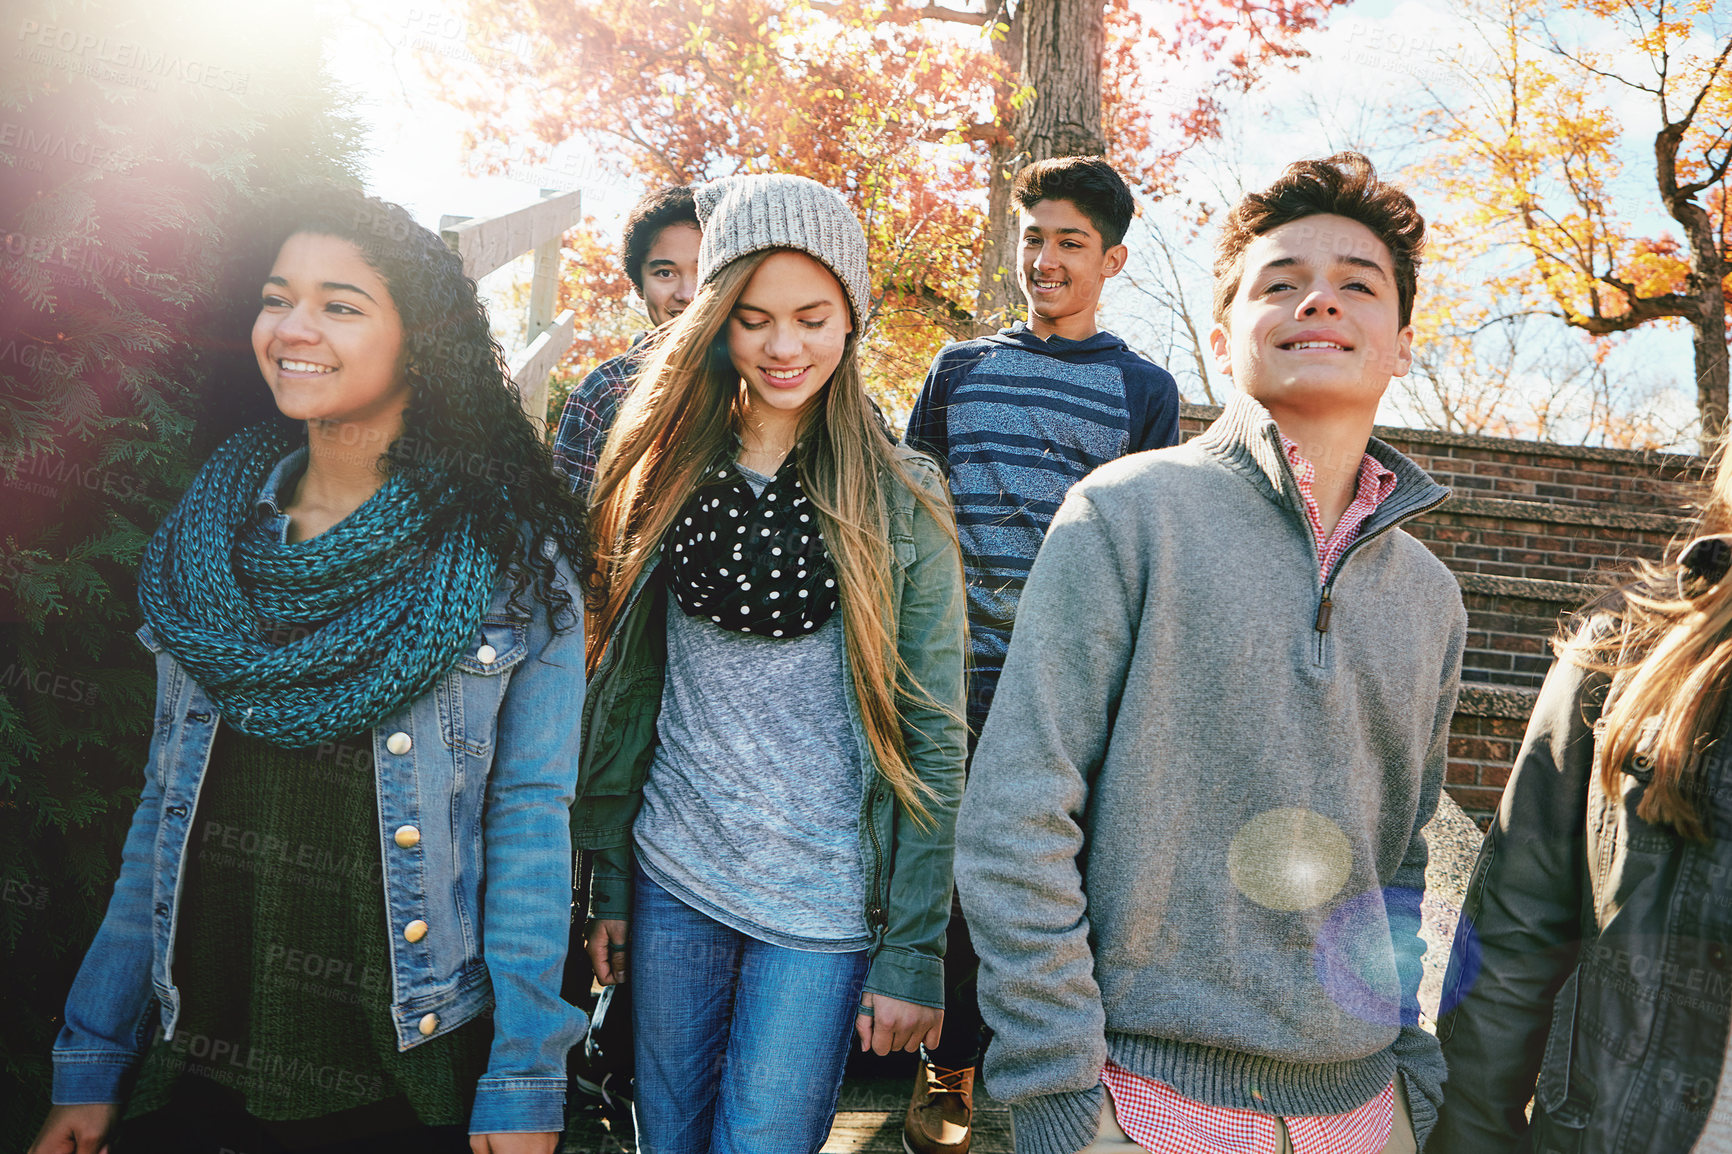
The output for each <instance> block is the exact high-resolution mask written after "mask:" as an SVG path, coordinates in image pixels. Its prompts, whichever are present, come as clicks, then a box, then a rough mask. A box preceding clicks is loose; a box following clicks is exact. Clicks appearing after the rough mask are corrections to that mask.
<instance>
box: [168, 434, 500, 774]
mask: <svg viewBox="0 0 1732 1154" xmlns="http://www.w3.org/2000/svg"><path fill="white" fill-rule="evenodd" d="M294 447H295V441H294V440H293V439H292V438H291V437H290V436H289V435H288V434H286V433H284V432H283V431H281V430H280V429H277V428H274V427H273V426H271V425H269V424H261V425H255V426H253V427H251V428H248V429H244V430H242V431H241V432H239V433H237V434H235V435H234V436H233V437H231V438H230V439H229V440H228V441H227V442H225V443H224V444H223V446H222V448H220V449H218V450H217V452H216V454H215V455H214V456H213V457H211V459H210V460H209V461H208V462H207V463H206V464H205V466H204V468H202V469H200V470H199V473H198V476H197V477H196V478H195V479H194V480H193V483H192V487H191V488H190V489H188V490H187V492H186V495H185V496H184V497H182V498H181V500H180V504H179V505H178V506H176V508H175V510H174V512H173V513H171V514H170V515H169V517H168V519H167V520H166V521H164V522H163V523H162V527H161V528H160V529H158V530H157V531H156V535H155V536H154V537H152V538H151V541H150V545H149V547H148V548H147V549H146V550H145V553H144V561H143V564H142V566H141V568H140V570H139V580H138V593H139V602H140V604H141V605H142V606H143V608H144V617H145V620H146V621H147V622H148V623H149V625H150V628H151V631H152V632H153V633H155V634H156V637H157V640H158V641H159V643H160V644H161V645H162V647H163V648H164V649H166V650H168V651H169V652H170V653H172V654H173V655H174V656H175V658H176V659H177V660H178V661H179V662H180V663H181V665H183V666H185V667H186V670H187V672H188V673H189V674H190V675H191V676H192V679H193V680H194V681H196V682H197V683H198V684H199V685H200V686H202V687H203V688H204V690H205V692H206V693H208V694H209V695H210V697H211V700H212V701H213V702H214V703H215V704H216V707H217V709H218V710H219V711H220V712H221V713H222V716H223V720H225V721H227V722H228V723H229V724H230V725H232V726H234V727H235V728H236V729H238V730H240V731H241V732H242V733H246V734H249V735H251V736H253V737H258V738H263V739H264V740H266V741H270V742H274V743H276V744H278V745H282V746H286V747H289V748H304V747H306V746H311V745H317V744H319V743H320V742H326V741H333V740H336V739H337V738H342V737H348V736H351V735H353V734H356V733H360V732H361V731H363V730H366V729H370V728H372V727H373V726H374V725H377V724H378V723H379V722H380V721H382V720H383V719H384V718H385V717H387V716H389V715H390V714H391V713H393V712H395V711H396V710H397V709H399V708H401V707H402V706H403V705H405V704H406V703H408V702H411V701H415V700H418V699H419V698H420V697H422V696H423V695H424V694H426V693H427V692H428V691H429V690H431V689H432V688H433V686H434V684H435V683H436V682H437V681H438V680H439V678H440V677H441V676H442V675H444V673H445V672H446V671H447V670H449V669H450V668H451V666H452V665H453V664H454V663H455V662H456V660H457V658H458V656H459V654H460V653H461V652H462V651H463V650H464V649H465V648H467V646H468V645H469V644H470V642H471V639H472V638H473V637H474V635H475V631H476V629H477V627H478V626H479V625H480V624H481V617H482V614H483V613H485V612H486V610H487V606H488V604H489V603H490V602H491V600H492V597H493V590H494V585H495V582H496V581H497V579H498V574H499V558H498V557H496V556H494V555H493V554H492V553H491V552H489V551H488V550H487V549H486V548H484V547H483V545H482V544H481V542H480V539H479V536H478V534H477V531H476V526H475V524H474V521H473V518H469V519H464V520H460V521H458V522H457V523H456V526H455V527H454V528H452V529H450V530H448V531H446V532H444V533H442V534H439V535H437V536H435V535H434V533H433V531H432V530H431V529H430V528H429V521H430V516H429V514H430V512H431V508H432V499H431V498H428V497H426V496H424V495H422V494H421V493H418V492H417V491H415V490H413V489H411V488H410V487H409V486H408V485H406V484H404V483H403V482H402V481H401V480H400V479H399V478H397V477H391V478H389V479H387V480H386V482H385V484H384V485H383V486H382V487H381V488H380V489H379V491H378V492H377V493H375V494H373V496H372V497H370V498H368V499H367V501H366V503H365V504H363V505H362V506H361V507H360V508H359V509H356V510H355V511H354V512H353V513H351V514H349V515H348V516H347V517H345V518H343V520H341V521H339V522H338V523H337V524H336V525H333V526H332V527H331V528H329V529H327V530H325V531H324V532H323V533H320V534H319V535H318V536H316V537H314V538H312V539H310V540H307V541H299V542H295V543H293V544H285V543H283V542H282V541H279V540H278V539H277V535H276V534H275V533H273V532H271V531H269V530H268V529H267V528H266V527H265V526H264V525H263V523H262V521H261V518H259V517H257V516H255V515H254V506H255V504H256V502H257V499H258V492H259V487H260V486H261V485H263V484H264V481H265V478H267V477H268V476H269V475H270V473H271V470H272V469H274V468H276V466H277V463H278V462H279V461H281V460H282V459H283V458H284V457H285V456H287V455H288V454H289V453H290V452H291V451H292V450H293V449H294ZM284 632H286V633H287V636H288V640H287V642H286V643H282V644H279V643H277V641H278V639H279V637H280V636H281V635H282V634H283V633H284ZM273 635H274V636H273Z"/></svg>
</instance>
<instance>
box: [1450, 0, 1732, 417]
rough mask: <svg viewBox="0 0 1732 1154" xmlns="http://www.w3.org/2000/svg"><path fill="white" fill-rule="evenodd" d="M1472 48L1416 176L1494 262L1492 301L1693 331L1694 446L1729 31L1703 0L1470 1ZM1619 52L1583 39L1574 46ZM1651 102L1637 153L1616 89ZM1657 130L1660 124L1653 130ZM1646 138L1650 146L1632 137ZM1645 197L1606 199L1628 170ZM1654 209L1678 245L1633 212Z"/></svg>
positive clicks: (1586, 322) (1589, 326)
mask: <svg viewBox="0 0 1732 1154" xmlns="http://www.w3.org/2000/svg"><path fill="white" fill-rule="evenodd" d="M1473 3H1474V4H1475V6H1473V7H1470V8H1469V10H1468V15H1469V16H1470V18H1471V19H1473V20H1474V24H1475V27H1476V29H1477V30H1478V35H1479V36H1480V38H1481V44H1480V45H1479V47H1478V49H1477V50H1475V51H1473V52H1472V53H1471V56H1472V57H1473V59H1474V61H1475V63H1474V66H1473V67H1471V68H1468V69H1464V70H1463V71H1464V77H1463V79H1464V83H1465V89H1464V93H1465V95H1464V96H1463V97H1462V98H1455V97H1452V96H1450V95H1448V94H1445V95H1444V96H1443V97H1442V98H1441V99H1440V104H1441V111H1440V113H1439V115H1438V116H1437V118H1436V122H1435V131H1436V133H1437V135H1438V138H1439V140H1440V142H1441V143H1442V144H1443V145H1444V147H1443V148H1442V149H1440V150H1439V151H1438V152H1437V153H1436V154H1435V156H1434V158H1433V159H1432V161H1431V162H1430V164H1429V169H1430V173H1431V175H1432V177H1433V178H1434V179H1435V181H1436V187H1439V188H1440V189H1442V190H1443V191H1445V192H1446V193H1447V194H1448V195H1449V196H1451V197H1452V198H1454V199H1455V200H1458V201H1460V202H1462V203H1465V204H1467V205H1469V206H1470V208H1469V211H1468V213H1467V214H1466V217H1465V220H1464V223H1465V224H1466V225H1468V226H1470V228H1471V229H1472V230H1477V231H1478V233H1479V247H1480V250H1481V251H1482V252H1485V253H1487V254H1488V255H1489V256H1490V257H1491V258H1492V259H1493V260H1494V262H1495V261H1496V260H1497V259H1498V258H1499V257H1500V255H1501V257H1502V271H1501V274H1499V275H1494V276H1492V277H1491V278H1490V279H1489V283H1487V287H1488V289H1489V290H1490V295H1491V296H1502V297H1505V298H1508V299H1509V300H1510V301H1511V302H1512V308H1511V312H1512V313H1520V312H1525V311H1530V310H1531V311H1536V312H1544V313H1549V314H1551V315H1553V316H1556V317H1559V318H1561V319H1562V320H1563V321H1564V322H1565V323H1567V324H1569V325H1571V326H1573V327H1574V328H1576V329H1579V330H1581V331H1582V332H1584V333H1587V334H1590V335H1591V336H1593V337H1595V338H1606V337H1609V336H1612V335H1614V334H1618V333H1626V332H1630V331H1632V330H1635V329H1638V328H1641V327H1643V326H1646V325H1651V324H1655V323H1662V324H1665V323H1671V324H1676V323H1680V322H1681V323H1683V324H1686V325H1688V326H1689V328H1690V330H1691V334H1692V340H1693V344H1694V353H1695V375H1696V389H1695V393H1696V406H1697V410H1698V413H1699V416H1700V421H1701V434H1702V439H1703V442H1704V444H1706V443H1708V442H1710V441H1711V440H1712V439H1713V438H1714V437H1715V436H1717V435H1718V434H1719V433H1720V431H1721V430H1722V429H1723V428H1724V426H1725V422H1726V412H1727V376H1728V367H1727V336H1728V331H1729V330H1728V313H1727V300H1728V295H1727V284H1728V280H1727V277H1728V269H1729V265H1728V247H1727V235H1726V208H1727V172H1728V165H1729V164H1732V69H1729V67H1728V54H1729V53H1732V23H1729V22H1728V20H1727V18H1726V15H1725V13H1724V12H1723V11H1721V12H1718V13H1716V11H1715V9H1714V7H1713V5H1712V4H1711V3H1708V2H1707V0H1693V2H1690V3H1685V4H1679V3H1676V2H1675V0H1645V2H1641V3H1637V2H1631V3H1618V4H1614V3H1611V2H1610V0H1561V2H1554V3H1553V4H1549V5H1547V6H1545V7H1543V8H1541V7H1538V6H1535V5H1532V4H1529V3H1524V2H1523V0H1473ZM1613 40H1615V41H1616V42H1617V47H1616V49H1615V50H1613V49H1610V48H1593V49H1590V48H1586V47H1581V46H1580V45H1583V44H1602V45H1603V44H1608V43H1610V42H1611V41H1613ZM1627 93H1635V94H1637V95H1638V96H1639V98H1640V99H1641V101H1642V103H1643V104H1644V105H1645V106H1646V107H1647V108H1648V109H1650V110H1651V113H1652V119H1651V120H1650V121H1649V127H1650V128H1651V130H1652V132H1653V135H1652V137H1651V141H1652V143H1651V146H1650V147H1648V148H1646V149H1641V150H1636V149H1629V148H1626V147H1624V142H1625V141H1627V140H1629V139H1630V136H1629V131H1630V130H1632V129H1634V128H1636V126H1635V125H1626V124H1623V123H1620V120H1619V118H1618V117H1617V116H1615V115H1614V113H1613V111H1612V96H1613V95H1614V94H1627ZM1656 126H1657V127H1656ZM1642 139H1644V140H1647V139H1649V138H1648V137H1646V136H1645V135H1644V136H1643V137H1642ZM1627 166H1628V167H1629V168H1631V169H1632V170H1634V171H1635V172H1638V173H1640V174H1642V179H1643V181H1645V182H1650V183H1649V187H1651V188H1653V189H1654V191H1655V192H1656V193H1657V194H1658V202H1657V205H1655V204H1653V202H1649V203H1648V204H1632V203H1630V202H1628V200H1626V202H1625V203H1622V204H1620V203H1618V200H1619V197H1618V194H1619V193H1620V192H1621V191H1622V190H1623V189H1624V188H1625V187H1626V182H1625V181H1624V180H1623V179H1622V178H1623V175H1624V172H1625V169H1626V167H1627ZM1655 207H1658V208H1659V209H1661V210H1663V211H1664V212H1665V213H1666V214H1667V215H1668V216H1669V217H1670V218H1671V219H1672V220H1673V221H1674V222H1676V224H1677V225H1678V226H1679V228H1680V229H1681V230H1682V234H1683V236H1682V240H1679V239H1677V238H1676V237H1674V236H1672V235H1670V234H1667V233H1652V232H1647V231H1645V230H1644V229H1642V228H1641V227H1640V226H1639V225H1638V224H1637V223H1636V221H1637V220H1638V219H1639V214H1640V213H1642V212H1644V211H1646V212H1649V213H1651V212H1652V211H1653V209H1654V208H1655Z"/></svg>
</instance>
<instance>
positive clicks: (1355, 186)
mask: <svg viewBox="0 0 1732 1154" xmlns="http://www.w3.org/2000/svg"><path fill="white" fill-rule="evenodd" d="M1307 216H1344V217H1346V218H1347V219H1348V220H1353V221H1358V222H1359V223H1360V224H1362V225H1364V226H1365V227H1366V228H1368V229H1370V230H1371V231H1372V232H1373V233H1375V234H1377V239H1378V240H1381V241H1382V242H1383V244H1384V246H1385V247H1386V248H1388V249H1389V259H1390V261H1391V262H1392V263H1393V264H1394V266H1395V267H1394V269H1393V271H1394V273H1395V296H1396V302H1397V304H1398V305H1399V307H1400V312H1401V324H1402V327H1403V328H1405V327H1406V326H1407V324H1408V323H1409V322H1410V321H1412V320H1413V297H1414V293H1415V292H1416V291H1417V289H1418V286H1419V258H1420V255H1421V254H1422V253H1423V252H1424V251H1425V218H1424V217H1422V216H1420V215H1419V207H1418V206H1417V205H1415V204H1414V203H1413V198H1412V197H1410V196H1408V195H1407V194H1406V193H1405V192H1403V191H1401V189H1399V188H1397V187H1396V186H1395V185H1393V184H1388V183H1385V182H1384V181H1381V180H1379V179H1377V169H1376V168H1374V167H1372V164H1371V161H1369V160H1367V159H1366V158H1365V157H1364V156H1363V155H1362V154H1360V153H1357V152H1338V153H1336V154H1335V155H1334V156H1327V157H1324V158H1323V159H1322V160H1296V161H1294V162H1293V163H1292V164H1289V165H1288V166H1287V169H1286V171H1285V172H1283V173H1282V174H1281V175H1280V176H1278V177H1276V179H1275V183H1274V184H1271V185H1270V186H1269V187H1268V188H1265V189H1264V190H1263V191H1262V192H1251V193H1246V194H1245V197H1244V199H1243V200H1241V201H1239V203H1238V204H1236V205H1234V206H1233V211H1232V212H1230V213H1228V214H1227V220H1226V223H1225V224H1224V225H1223V226H1222V228H1221V239H1220V241H1219V243H1217V244H1216V246H1215V300H1214V313H1215V320H1216V321H1218V322H1220V323H1221V324H1226V323H1227V314H1228V313H1229V312H1230V311H1231V310H1232V307H1233V298H1234V297H1236V296H1238V295H1239V281H1240V280H1241V279H1243V277H1244V275H1245V250H1246V249H1247V248H1249V247H1250V245H1251V242H1252V241H1254V240H1256V239H1257V238H1258V237H1260V236H1262V235H1263V234H1264V233H1266V232H1270V231H1271V230H1273V229H1277V228H1280V227H1281V226H1282V225H1284V224H1291V223H1292V222H1293V221H1296V220H1301V219H1303V218H1304V217H1307Z"/></svg>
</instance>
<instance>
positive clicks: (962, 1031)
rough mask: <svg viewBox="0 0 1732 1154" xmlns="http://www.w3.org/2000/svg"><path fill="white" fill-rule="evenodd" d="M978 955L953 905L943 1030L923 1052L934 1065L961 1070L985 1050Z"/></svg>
mask: <svg viewBox="0 0 1732 1154" xmlns="http://www.w3.org/2000/svg"><path fill="white" fill-rule="evenodd" d="M979 972H980V959H979V958H978V957H976V956H975V954H974V943H973V942H971V941H970V940H969V937H968V924H967V923H966V922H964V921H963V920H962V911H961V910H959V909H956V908H954V907H953V908H952V909H951V911H950V927H949V929H948V930H947V931H946V932H945V945H944V1034H943V1036H942V1037H941V1038H939V1041H938V1045H937V1046H935V1047H932V1048H931V1049H928V1050H927V1051H926V1056H927V1057H928V1058H930V1059H931V1060H932V1063H933V1065H935V1066H943V1067H944V1068H945V1069H947V1070H960V1069H962V1068H963V1067H965V1066H973V1065H977V1064H978V1063H979V1062H980V1057H981V1055H982V1054H983V1053H984V1052H985V1050H986V1039H985V1037H984V1034H985V1031H986V1026H985V1024H984V1023H982V1022H981V1020H980V998H979V996H978V991H977V989H976V987H975V978H976V977H977V976H978V975H979Z"/></svg>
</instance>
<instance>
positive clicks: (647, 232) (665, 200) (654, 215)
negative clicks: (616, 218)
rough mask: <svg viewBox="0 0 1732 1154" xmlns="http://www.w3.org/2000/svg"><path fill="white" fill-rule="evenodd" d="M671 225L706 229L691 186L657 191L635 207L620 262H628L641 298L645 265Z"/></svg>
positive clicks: (626, 225)
mask: <svg viewBox="0 0 1732 1154" xmlns="http://www.w3.org/2000/svg"><path fill="white" fill-rule="evenodd" d="M670 224H689V225H691V226H692V227H693V228H702V227H703V226H702V225H701V224H699V223H698V205H697V201H696V200H695V199H693V197H692V190H691V187H690V186H689V185H684V184H675V185H671V186H669V187H668V188H658V189H656V190H655V191H654V192H652V193H650V194H649V195H647V196H645V197H644V198H643V199H642V200H640V201H638V202H637V203H636V204H634V205H632V207H631V215H630V216H628V217H627V218H626V221H625V244H624V246H623V247H624V251H623V252H622V253H621V256H620V259H621V260H622V261H624V262H625V275H626V276H629V277H630V278H631V283H632V286H633V287H634V288H636V289H637V292H638V295H639V296H642V295H643V262H644V260H645V259H646V258H648V256H649V250H650V249H651V248H652V247H653V246H654V245H655V242H656V237H658V236H660V235H661V234H662V229H664V228H666V227H668V226H669V225H670Z"/></svg>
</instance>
